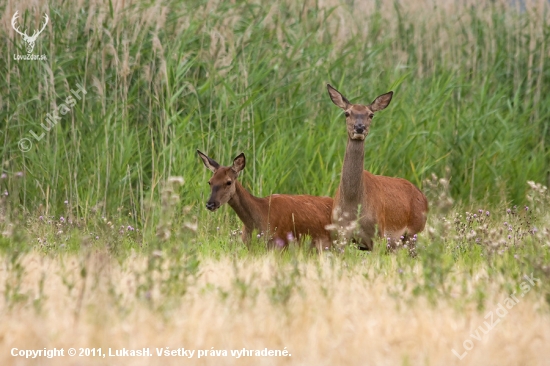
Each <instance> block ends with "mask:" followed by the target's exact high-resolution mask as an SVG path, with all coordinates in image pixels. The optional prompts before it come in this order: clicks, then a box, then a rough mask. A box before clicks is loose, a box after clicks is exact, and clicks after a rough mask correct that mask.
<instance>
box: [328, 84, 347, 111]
mask: <svg viewBox="0 0 550 366" xmlns="http://www.w3.org/2000/svg"><path fill="white" fill-rule="evenodd" d="M327 90H328V95H329V96H330V99H332V102H333V103H334V104H336V105H337V106H338V107H340V108H342V109H343V110H346V109H348V108H349V106H350V105H351V103H350V102H349V100H347V99H346V97H344V96H343V95H342V94H341V93H340V92H339V91H338V90H336V89H334V88H333V87H332V85H330V84H327Z"/></svg>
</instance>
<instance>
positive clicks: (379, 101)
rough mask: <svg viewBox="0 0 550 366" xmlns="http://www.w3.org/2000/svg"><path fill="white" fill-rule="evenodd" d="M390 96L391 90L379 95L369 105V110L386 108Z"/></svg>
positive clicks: (375, 110)
mask: <svg viewBox="0 0 550 366" xmlns="http://www.w3.org/2000/svg"><path fill="white" fill-rule="evenodd" d="M392 97H393V91H390V92H387V93H386V94H382V95H380V96H379V97H377V98H376V99H375V100H374V102H372V104H371V105H370V109H371V111H372V112H373V113H374V112H378V111H381V110H382V109H384V108H386V107H387V106H388V105H389V104H390V102H391V98H392Z"/></svg>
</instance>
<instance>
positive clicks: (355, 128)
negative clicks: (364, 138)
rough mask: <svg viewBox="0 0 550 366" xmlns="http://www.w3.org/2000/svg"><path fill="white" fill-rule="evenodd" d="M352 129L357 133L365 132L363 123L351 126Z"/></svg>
mask: <svg viewBox="0 0 550 366" xmlns="http://www.w3.org/2000/svg"><path fill="white" fill-rule="evenodd" d="M353 129H354V130H355V132H357V133H363V132H365V125H364V124H360V125H355V126H353Z"/></svg>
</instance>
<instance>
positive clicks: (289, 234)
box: [286, 232, 294, 241]
mask: <svg viewBox="0 0 550 366" xmlns="http://www.w3.org/2000/svg"><path fill="white" fill-rule="evenodd" d="M286 239H287V240H288V241H294V235H293V234H292V232H289V233H288V234H286Z"/></svg>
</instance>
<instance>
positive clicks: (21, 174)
mask: <svg viewBox="0 0 550 366" xmlns="http://www.w3.org/2000/svg"><path fill="white" fill-rule="evenodd" d="M15 176H16V177H17V178H21V177H22V176H23V172H17V173H15Z"/></svg>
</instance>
